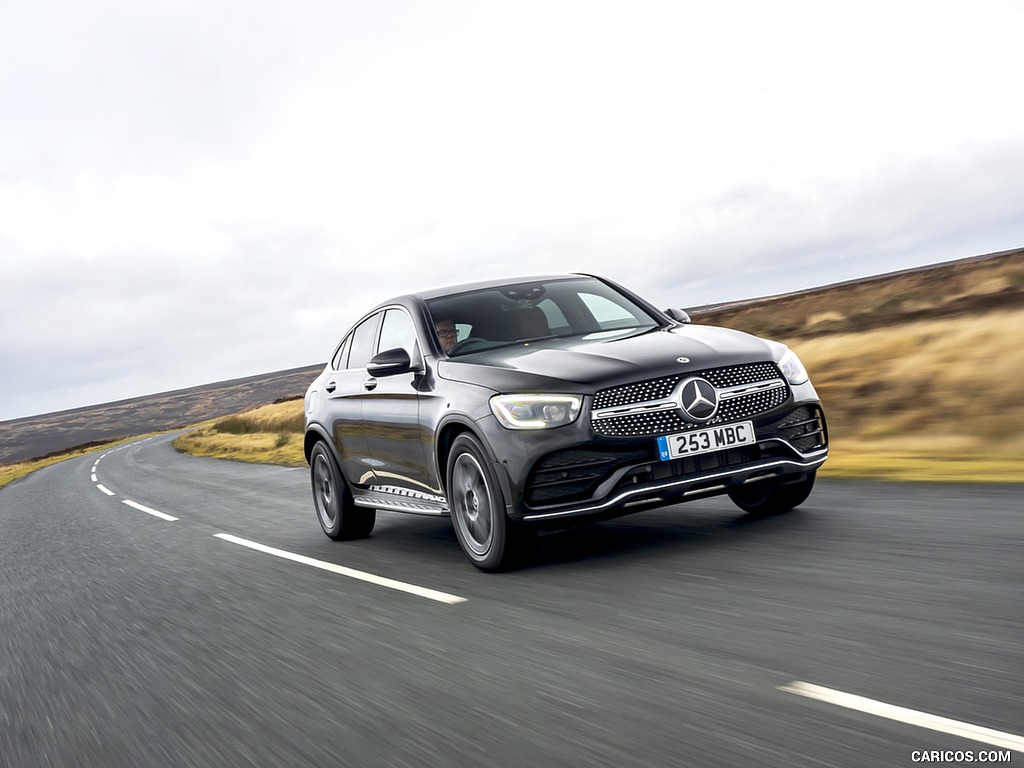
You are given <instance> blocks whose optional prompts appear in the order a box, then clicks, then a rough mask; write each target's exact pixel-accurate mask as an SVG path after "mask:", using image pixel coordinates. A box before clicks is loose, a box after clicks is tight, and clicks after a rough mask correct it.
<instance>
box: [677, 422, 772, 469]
mask: <svg viewBox="0 0 1024 768" xmlns="http://www.w3.org/2000/svg"><path fill="white" fill-rule="evenodd" d="M756 442H757V436H756V435H755V434H754V422H752V421H741V422H739V423H738V424H725V425H723V426H721V427H707V428H705V429H691V430H690V431H689V432H680V433H679V434H678V435H666V436H664V437H659V438H658V456H659V458H660V459H661V460H662V461H671V460H672V459H680V458H682V457H684V456H696V455H697V454H700V453H712V452H713V451H721V450H724V449H725V448H732V447H734V446H737V445H749V444H750V443H756Z"/></svg>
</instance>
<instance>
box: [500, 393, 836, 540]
mask: <svg viewBox="0 0 1024 768" xmlns="http://www.w3.org/2000/svg"><path fill="white" fill-rule="evenodd" d="M755 425H756V429H757V435H758V442H757V443H755V444H752V445H749V446H743V447H737V448H730V449H727V450H723V451H718V452H716V453H708V454H702V455H698V456H692V457H686V458H680V459H673V460H671V461H661V460H660V459H659V457H658V452H657V445H656V439H655V438H653V437H644V438H628V439H625V438H619V439H616V438H603V437H599V436H595V435H594V434H593V433H592V432H589V431H588V432H589V439H585V440H582V439H580V438H581V437H582V435H580V434H577V436H576V437H577V439H576V440H575V441H572V442H569V441H566V442H564V443H563V442H562V441H561V440H559V441H558V443H561V444H560V445H559V444H555V441H551V442H545V444H544V445H543V447H542V448H541V449H539V450H535V451H532V452H531V454H532V455H530V456H529V459H528V460H525V459H527V457H526V456H521V459H524V460H521V461H512V462H509V461H508V457H509V454H508V453H506V455H505V456H506V458H505V461H503V462H500V463H499V466H502V467H503V468H504V469H505V470H506V471H507V472H508V475H507V478H508V490H509V491H510V501H511V502H512V503H511V504H510V507H509V515H510V517H512V518H513V519H516V520H521V521H525V522H531V523H543V522H545V521H554V522H557V521H558V520H563V519H564V520H569V519H575V518H581V519H584V518H593V519H600V518H610V517H616V516H618V515H624V514H630V513H632V512H639V511H642V510H643V509H650V508H654V507H659V506H666V505H668V504H675V503H679V502H682V501H688V500H690V499H692V498H699V497H705V496H713V495H717V494H722V493H728V492H729V490H731V489H733V488H736V487H739V486H741V485H744V484H747V483H753V482H759V481H769V480H774V481H775V482H786V481H787V480H789V479H792V480H799V479H802V478H804V477H806V476H807V475H808V474H809V473H811V472H814V471H815V470H816V469H817V468H818V467H820V466H821V465H822V464H823V463H824V462H825V460H826V459H827V458H828V434H827V427H826V424H825V417H824V414H823V412H822V410H821V407H820V404H818V403H817V402H810V403H807V402H805V403H802V404H799V405H797V404H794V403H792V402H791V403H790V404H789V406H788V407H783V408H781V409H779V410H778V411H775V412H774V413H771V414H765V415H764V416H763V417H761V418H758V419H756V420H755ZM558 432H562V430H558ZM571 432H572V430H569V431H567V432H565V433H563V436H564V437H565V438H568V437H569V436H570V434H571ZM505 434H506V435H508V434H509V433H508V432H507V431H506V433H505ZM552 437H553V435H552ZM512 454H515V452H514V451H513V452H512ZM507 498H509V497H507Z"/></svg>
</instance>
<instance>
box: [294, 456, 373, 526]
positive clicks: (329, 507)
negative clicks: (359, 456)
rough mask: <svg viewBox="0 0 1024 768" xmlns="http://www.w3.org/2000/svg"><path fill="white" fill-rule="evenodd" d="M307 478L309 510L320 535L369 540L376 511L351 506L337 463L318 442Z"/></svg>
mask: <svg viewBox="0 0 1024 768" xmlns="http://www.w3.org/2000/svg"><path fill="white" fill-rule="evenodd" d="M309 475H310V480H311V482H312V486H313V506H314V507H315V508H316V516H317V519H318V520H319V521H320V527H321V528H323V529H324V533H326V534H327V535H328V537H330V538H332V539H334V540H335V541H348V540H350V539H361V538H364V537H366V536H369V535H370V531H372V530H373V525H374V523H375V522H377V510H375V509H366V508H363V507H357V506H356V505H355V502H354V501H353V500H352V491H351V490H350V489H349V487H348V483H346V482H345V478H344V477H342V475H341V470H340V469H339V468H338V462H336V461H335V460H334V456H332V455H331V452H330V451H329V450H328V449H327V446H326V445H324V443H323V442H322V441H321V442H318V443H317V444H316V445H314V446H313V451H312V453H310V456H309Z"/></svg>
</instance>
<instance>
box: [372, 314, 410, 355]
mask: <svg viewBox="0 0 1024 768" xmlns="http://www.w3.org/2000/svg"><path fill="white" fill-rule="evenodd" d="M399 347H401V348H402V349H404V350H405V351H406V352H408V353H409V357H412V356H413V354H414V353H415V351H416V329H415V328H414V327H413V324H412V318H411V317H409V315H407V314H406V313H405V312H404V311H403V310H401V309H389V310H387V311H386V312H385V313H384V324H383V325H382V326H381V329H380V343H378V344H377V351H378V352H383V351H384V350H386V349H396V348H399Z"/></svg>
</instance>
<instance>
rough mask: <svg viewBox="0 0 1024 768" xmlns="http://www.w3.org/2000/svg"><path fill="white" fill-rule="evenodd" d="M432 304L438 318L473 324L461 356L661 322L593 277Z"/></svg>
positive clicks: (470, 294) (470, 293) (505, 288)
mask: <svg viewBox="0 0 1024 768" xmlns="http://www.w3.org/2000/svg"><path fill="white" fill-rule="evenodd" d="M427 306H428V307H429V309H430V313H431V315H432V316H433V318H434V320H438V319H441V318H444V319H450V320H452V321H453V322H454V323H455V325H456V328H460V327H465V326H470V327H472V332H471V334H470V336H471V339H469V340H467V343H466V344H464V345H460V346H459V348H458V349H456V350H455V355H456V356H458V355H463V354H471V353H472V352H478V351H480V350H483V349H488V348H494V347H496V346H501V345H507V344H517V343H522V342H526V341H532V340H540V339H547V338H559V337H567V336H588V335H590V334H597V333H610V332H613V331H628V330H629V329H633V328H636V329H644V328H652V327H654V326H656V325H657V324H658V319H657V318H655V317H652V316H651V315H650V314H649V313H648V312H647V310H645V309H644V308H643V307H641V306H639V305H638V304H637V303H636V302H634V301H633V300H632V299H630V298H629V297H628V296H625V295H623V294H621V293H619V292H618V291H617V290H615V289H614V288H612V287H611V286H609V285H606V284H605V283H602V282H601V281H600V280H596V279H594V278H590V277H578V278H562V279H554V280H542V281H538V282H534V283H514V284H509V285H504V286H498V287H496V288H484V289H481V290H478V291H466V292H465V293H458V294H453V295H451V296H441V297H438V298H436V299H431V300H430V301H428V302H427ZM461 338H462V337H461V334H460V339H461ZM449 354H452V353H451V352H449Z"/></svg>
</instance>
